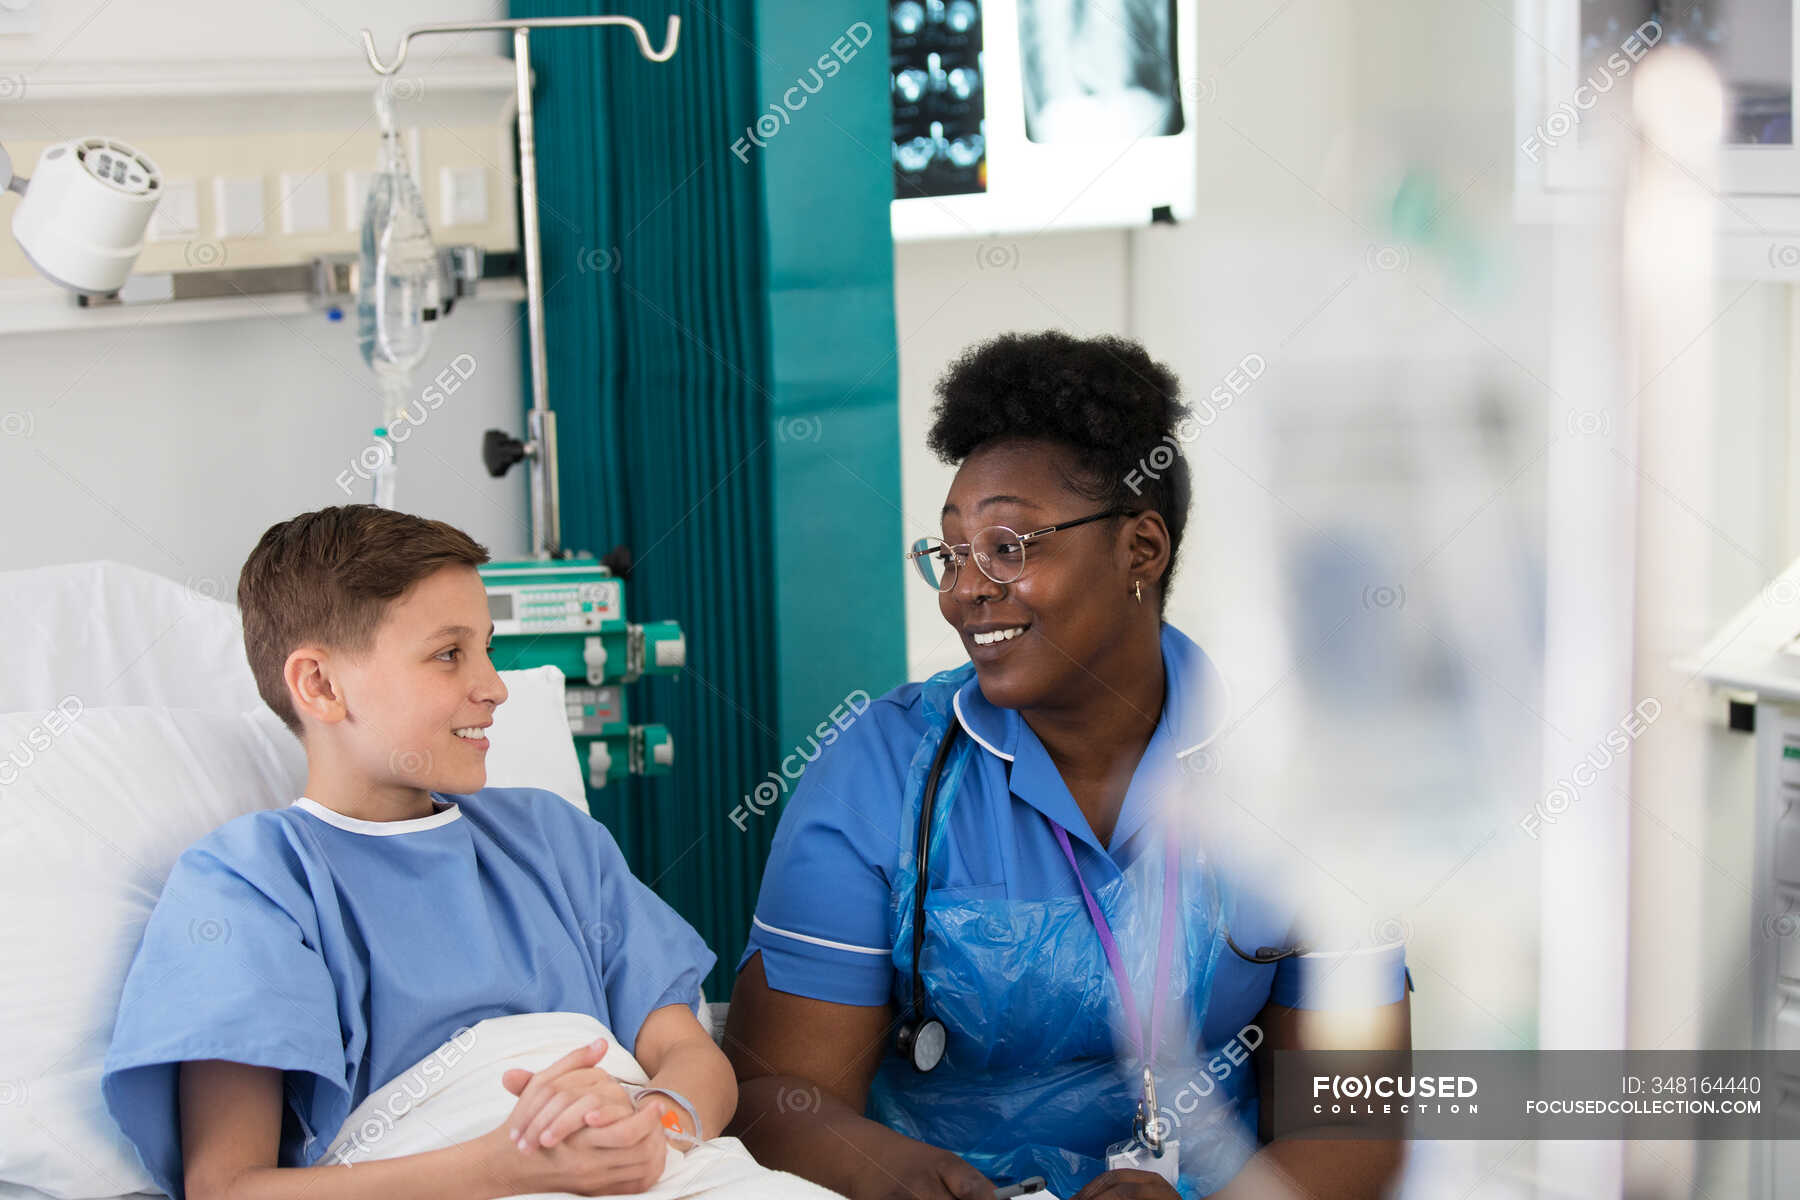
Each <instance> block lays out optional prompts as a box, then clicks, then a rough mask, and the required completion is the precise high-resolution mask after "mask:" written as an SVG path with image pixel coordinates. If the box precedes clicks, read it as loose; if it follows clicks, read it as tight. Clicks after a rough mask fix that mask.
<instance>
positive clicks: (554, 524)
mask: <svg viewBox="0 0 1800 1200" xmlns="http://www.w3.org/2000/svg"><path fill="white" fill-rule="evenodd" d="M595 25H623V26H624V27H625V28H627V29H629V30H631V33H632V36H633V37H635V38H636V39H637V45H638V53H640V54H642V55H643V56H644V57H645V58H647V59H649V60H650V61H651V62H659V63H660V62H668V61H669V59H670V58H672V57H674V55H675V43H676V39H677V38H678V36H679V35H680V32H681V18H680V17H675V16H672V17H670V18H669V29H668V33H667V34H666V35H665V36H664V38H663V47H662V49H661V50H654V49H652V48H651V46H650V35H649V33H648V32H646V31H645V29H644V26H643V24H642V23H641V22H639V21H638V20H637V19H636V18H634V17H611V16H607V17H537V18H528V19H525V20H515V21H473V22H468V23H462V22H457V23H453V24H435V25H415V26H413V27H412V28H411V29H408V30H407V31H406V32H405V33H403V34H401V35H400V45H399V46H398V47H397V48H396V49H395V51H394V61H393V62H392V63H389V64H387V65H386V66H383V65H382V62H381V56H380V55H379V54H378V53H377V52H376V50H375V38H374V35H372V34H371V33H370V32H369V31H368V30H367V29H365V30H363V31H362V40H363V51H364V52H365V53H366V54H367V55H368V56H369V65H370V66H371V67H374V68H375V73H376V74H378V75H392V74H394V72H396V71H398V70H399V69H400V67H401V65H402V64H403V63H405V62H406V49H407V46H408V45H409V44H410V43H411V42H412V39H413V38H415V37H422V36H425V35H427V34H436V33H479V32H483V31H487V30H500V29H510V30H512V35H513V62H514V70H515V72H516V75H517V78H518V97H519V189H520V206H519V207H520V210H521V212H522V213H523V229H521V231H520V240H521V242H522V243H523V248H524V251H525V311H526V315H527V317H528V324H529V329H530V343H531V413H530V416H529V417H528V419H527V425H526V429H527V432H528V433H529V434H530V437H531V440H530V441H528V442H526V443H525V444H524V447H523V449H522V450H521V451H518V452H516V453H517V455H518V456H519V457H524V458H528V459H530V460H531V462H530V465H529V468H528V471H529V474H530V486H531V541H532V554H533V555H534V556H535V557H537V558H540V559H551V558H557V557H560V556H561V554H562V508H561V504H560V502H559V501H558V499H557V477H556V413H555V412H553V411H552V410H551V408H550V394H549V393H550V385H549V380H548V374H549V370H548V365H547V358H546V354H545V350H544V279H543V271H542V248H541V244H540V241H539V229H538V197H537V135H536V132H535V129H534V121H533V116H532V106H531V31H532V30H533V29H569V28H580V27H584V26H595ZM490 436H491V435H490ZM514 444H515V445H516V443H514ZM516 461H517V457H514V458H511V459H509V460H507V461H506V465H507V466H510V465H511V463H512V462H516ZM490 469H491V467H490ZM500 470H501V472H504V471H505V466H502V467H501V468H500Z"/></svg>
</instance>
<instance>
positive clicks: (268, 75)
mask: <svg viewBox="0 0 1800 1200" xmlns="http://www.w3.org/2000/svg"><path fill="white" fill-rule="evenodd" d="M0 77H5V78H6V79H7V80H8V81H9V87H8V88H7V90H6V92H5V93H3V95H4V98H3V99H0V139H7V140H11V139H19V140H32V139H36V140H42V141H56V140H60V139H61V137H64V136H74V135H75V134H76V133H77V131H78V130H81V129H87V128H90V127H92V128H100V127H105V128H107V129H108V130H113V129H118V128H119V127H121V126H122V125H129V126H130V129H129V134H130V135H131V136H133V137H136V138H139V139H141V140H144V141H149V140H151V139H152V138H154V137H157V136H182V135H195V134H204V135H218V134H224V133H248V132H255V133H265V134H267V133H286V132H292V131H296V130H316V129H356V128H360V127H361V126H363V125H365V124H367V125H369V127H370V128H373V125H374V122H373V115H374V110H373V106H372V102H371V99H370V98H371V97H372V96H373V95H374V93H375V88H376V85H377V84H379V83H380V82H381V79H380V77H379V76H377V75H376V74H375V73H374V72H372V71H370V70H369V64H368V63H366V62H364V61H363V59H362V56H361V55H358V54H354V53H347V54H345V55H343V56H342V57H339V58H321V59H269V60H228V61H208V60H200V61H180V62H175V61H171V62H142V63H137V62H107V63H60V62H51V63H49V64H47V65H45V66H42V67H35V68H32V67H26V66H23V65H19V66H14V65H8V64H5V63H4V62H0ZM388 83H389V86H390V87H391V89H392V92H393V96H394V100H395V112H396V114H397V115H398V116H399V118H400V121H401V123H402V124H403V125H405V124H415V123H422V122H428V123H430V124H435V125H443V126H446V127H454V126H462V125H471V124H487V123H490V122H494V121H496V120H497V119H499V118H501V117H502V116H503V115H504V114H507V113H509V112H510V110H511V107H512V104H513V100H514V92H513V87H514V77H513V62H512V59H510V58H505V57H502V56H500V55H497V54H496V55H479V56H470V55H461V56H456V55H445V56H442V57H439V58H436V59H433V58H432V57H431V56H430V55H429V54H421V55H418V56H417V58H416V59H415V60H413V61H409V62H408V63H407V69H406V70H405V71H402V72H401V73H400V74H398V75H396V76H394V77H393V78H392V79H391V80H389V81H388ZM297 101H299V103H296V102H297ZM122 113H124V114H128V119H126V120H125V121H123V122H121V120H120V117H121V114H122ZM123 132H125V131H123V130H121V133H123Z"/></svg>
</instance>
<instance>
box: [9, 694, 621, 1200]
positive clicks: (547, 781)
mask: <svg viewBox="0 0 1800 1200" xmlns="http://www.w3.org/2000/svg"><path fill="white" fill-rule="evenodd" d="M501 677H502V678H503V679H504V680H505V682H506V686H507V691H508V696H507V700H506V703H504V704H502V705H501V706H500V707H499V708H498V709H497V710H495V714H494V726H493V728H492V729H491V730H489V731H488V734H489V742H490V743H491V748H490V749H489V750H488V759H489V765H488V785H489V786H490V787H538V788H544V789H546V790H548V791H552V792H555V793H556V794H557V795H559V796H562V797H563V798H565V799H567V800H568V801H569V802H570V803H571V804H574V805H575V806H576V807H578V808H580V809H581V810H582V811H583V812H586V811H587V794H586V792H585V790H584V789H583V786H582V777H581V764H580V760H579V758H578V757H577V755H576V753H575V744H574V742H573V741H572V740H571V739H570V735H569V718H568V709H567V706H566V701H565V699H564V695H563V679H562V676H561V675H560V674H559V673H558V672H557V670H556V668H555V667H537V668H533V669H531V670H526V671H503V672H501ZM305 783H306V756H305V753H304V751H303V750H302V748H301V746H300V742H299V740H298V739H297V738H295V737H294V735H293V734H291V733H289V732H288V730H287V728H286V726H284V725H283V724H282V723H281V720H280V718H278V717H276V716H275V714H274V713H272V712H270V711H269V710H268V709H267V708H266V707H258V708H256V709H254V710H252V711H250V712H245V713H237V714H232V713H216V712H201V711H198V710H194V709H168V708H142V707H126V708H85V709H84V708H82V707H81V705H80V703H79V701H71V702H70V703H69V704H68V705H67V706H66V707H65V708H64V709H63V710H61V711H60V712H58V711H52V712H51V713H50V714H49V715H45V714H43V713H41V712H29V713H5V714H0V963H4V964H5V969H4V971H0V1181H5V1182H9V1183H18V1184H26V1185H29V1186H31V1187H34V1188H38V1189H41V1190H42V1191H44V1192H46V1193H48V1194H49V1195H52V1196H60V1197H97V1196H108V1197H110V1196H119V1195H121V1194H123V1193H126V1192H134V1191H142V1190H146V1189H148V1190H155V1184H154V1183H152V1182H151V1180H150V1177H149V1175H148V1174H147V1173H146V1172H145V1171H144V1169H143V1167H142V1166H141V1165H140V1164H139V1162H138V1159H137V1153H136V1151H135V1150H133V1149H132V1147H131V1144H130V1143H129V1142H127V1141H126V1140H125V1138H124V1135H123V1134H121V1133H120V1132H119V1128H118V1126H117V1125H115V1124H114V1123H113V1120H112V1117H111V1116H110V1115H109V1114H108V1113H107V1111H106V1106H105V1103H104V1101H103V1100H102V1099H101V1095H100V1068H101V1065H102V1063H103V1062H104V1061H105V1058H106V1048H107V1044H108V1043H109V1042H110V1041H111V1039H112V1030H113V1023H114V1017H115V1014H116V1011H117V1007H118V1002H119V992H120V989H121V988H123V987H124V984H125V972H126V971H127V969H129V967H130V966H131V959H132V956H133V954H135V953H136V951H137V944H138V940H139V939H140V938H141V937H142V936H143V931H144V923H145V922H146V921H148V920H149V919H150V910H151V909H152V908H154V907H155V905H156V899H157V897H158V896H159V895H161V894H162V886H163V882H164V881H165V880H166V879H167V878H168V876H169V871H170V870H171V869H172V868H173V867H174V865H175V860H176V859H177V858H179V857H180V856H181V852H182V851H183V850H186V849H187V848H188V847H189V846H190V845H192V844H193V843H194V842H196V841H198V840H200V839H201V838H202V837H205V836H206V835H207V834H208V833H211V832H212V831H213V830H214V829H217V828H218V827H219V826H220V825H223V824H224V823H225V822H227V821H229V820H231V819H232V818H234V817H238V816H241V815H243V814H244V813H249V812H255V811H257V810H259V809H264V808H273V807H280V806H281V805H285V804H290V803H292V802H293V800H294V798H295V797H297V796H299V795H300V793H301V791H302V789H303V788H304V786H305Z"/></svg>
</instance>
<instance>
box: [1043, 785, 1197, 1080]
mask: <svg viewBox="0 0 1800 1200" xmlns="http://www.w3.org/2000/svg"><path fill="white" fill-rule="evenodd" d="M1045 819H1046V820H1050V818H1048V817H1046V818H1045ZM1050 827H1051V828H1052V829H1054V830H1056V844H1057V845H1059V846H1061V847H1062V852H1063V857H1064V858H1066V859H1068V860H1069V869H1070V870H1071V871H1074V872H1075V882H1076V883H1078V884H1080V885H1081V898H1082V899H1083V900H1084V901H1086V902H1087V910H1088V917H1089V918H1090V919H1091V920H1092V921H1093V922H1094V932H1095V933H1097V934H1099V935H1100V948H1101V949H1102V950H1105V951H1106V962H1107V965H1108V966H1110V967H1111V968H1112V973H1113V978H1114V979H1115V980H1117V981H1118V984H1119V998H1120V1000H1121V1001H1123V1002H1124V1005H1125V1023H1126V1024H1127V1025H1129V1026H1130V1027H1131V1036H1132V1039H1133V1040H1134V1041H1136V1042H1137V1048H1138V1061H1139V1062H1140V1063H1141V1064H1142V1065H1143V1066H1145V1067H1148V1066H1149V1065H1150V1056H1151V1054H1153V1053H1155V1052H1156V1051H1158V1050H1160V1049H1161V1048H1162V1040H1161V1038H1160V1037H1159V1036H1158V1033H1159V1031H1160V1030H1161V1028H1162V1002H1163V992H1165V991H1166V990H1167V984H1168V980H1169V962H1170V959H1171V958H1172V956H1173V953H1174V949H1175V922H1176V911H1175V903H1176V871H1177V869H1178V867H1179V862H1178V860H1177V857H1176V850H1175V839H1174V837H1173V836H1169V835H1167V834H1165V835H1164V839H1163V844H1164V846H1165V847H1166V853H1165V854H1164V858H1163V904H1162V936H1161V937H1160V939H1159V940H1158V942H1157V946H1156V983H1155V990H1154V991H1152V992H1151V993H1150V1028H1149V1031H1148V1033H1147V1034H1144V1033H1140V1032H1139V1030H1142V1029H1143V1028H1144V1026H1143V1025H1142V1024H1140V1023H1139V1022H1138V1013H1137V998H1136V996H1135V995H1134V994H1133V993H1132V990H1131V979H1130V977H1128V976H1127V975H1126V974H1125V960H1124V959H1123V958H1121V957H1120V955H1119V943H1118V940H1117V939H1116V938H1114V937H1113V931H1112V926H1111V925H1110V924H1109V923H1108V922H1107V920H1106V914H1105V913H1103V912H1101V911H1100V905H1099V904H1097V903H1096V902H1095V901H1094V893H1092V892H1090V891H1089V890H1088V885H1087V880H1086V879H1083V878H1082V876H1081V868H1080V867H1078V866H1076V865H1075V850H1074V848H1073V847H1071V846H1070V845H1069V831H1068V830H1066V829H1064V828H1063V827H1062V826H1061V825H1059V824H1057V823H1056V822H1055V821H1054V820H1050ZM1146 1037H1148V1041H1147V1042H1146V1041H1145V1038H1146Z"/></svg>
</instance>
